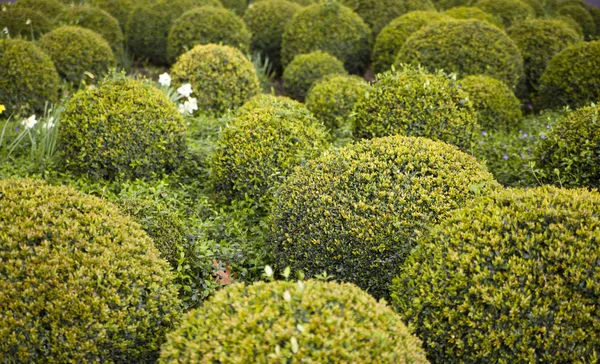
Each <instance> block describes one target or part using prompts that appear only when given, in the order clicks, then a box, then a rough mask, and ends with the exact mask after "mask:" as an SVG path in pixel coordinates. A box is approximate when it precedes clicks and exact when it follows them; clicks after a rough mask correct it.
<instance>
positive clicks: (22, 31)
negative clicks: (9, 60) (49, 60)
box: [0, 6, 52, 40]
mask: <svg viewBox="0 0 600 364" xmlns="http://www.w3.org/2000/svg"><path fill="white" fill-rule="evenodd" d="M0 26H1V27H2V28H0V31H4V29H6V30H8V35H9V36H10V37H11V38H19V37H20V38H25V39H28V40H36V39H38V38H39V37H40V36H41V35H42V34H44V33H47V32H49V31H50V30H51V29H52V22H51V21H50V20H48V18H46V17H45V16H44V15H42V14H41V13H39V12H37V11H35V10H31V9H27V8H17V7H15V6H9V7H7V8H6V11H0Z"/></svg>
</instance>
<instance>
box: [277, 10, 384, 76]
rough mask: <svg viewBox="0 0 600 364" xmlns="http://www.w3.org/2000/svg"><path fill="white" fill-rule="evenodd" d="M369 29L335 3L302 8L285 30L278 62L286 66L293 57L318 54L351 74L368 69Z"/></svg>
mask: <svg viewBox="0 0 600 364" xmlns="http://www.w3.org/2000/svg"><path fill="white" fill-rule="evenodd" d="M371 38H372V34H371V30H370V29H369V26H368V25H367V24H366V23H365V22H364V21H363V20H362V19H361V18H360V17H359V16H358V15H356V13H354V12H353V11H352V10H350V9H349V8H347V7H345V6H343V5H341V4H340V3H338V2H336V1H328V2H323V3H318V4H314V5H311V6H308V7H305V8H303V9H301V10H299V11H298V12H296V14H295V15H294V17H293V18H292V20H290V21H289V22H288V24H287V26H286V27H285V32H284V33H283V39H282V44H281V60H282V63H283V65H284V66H287V65H288V64H289V63H290V62H291V61H292V59H294V57H295V56H297V55H299V54H305V53H310V52H312V51H316V50H321V51H323V52H327V53H329V54H331V55H332V56H334V57H335V58H337V59H339V60H340V61H342V62H343V63H344V66H345V67H346V69H347V70H348V71H350V72H352V73H359V72H361V71H362V70H364V68H365V67H366V65H367V62H368V60H369V54H370V47H371Z"/></svg>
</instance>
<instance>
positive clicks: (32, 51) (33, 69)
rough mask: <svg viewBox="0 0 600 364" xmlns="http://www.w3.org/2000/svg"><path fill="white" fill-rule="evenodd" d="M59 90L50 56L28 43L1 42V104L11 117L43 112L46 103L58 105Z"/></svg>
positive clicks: (56, 74)
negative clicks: (14, 114)
mask: <svg viewBox="0 0 600 364" xmlns="http://www.w3.org/2000/svg"><path fill="white" fill-rule="evenodd" d="M0 14H2V12H0ZM58 88H59V77H58V73H57V72H56V68H54V64H53V63H52V60H51V59H50V57H48V55H46V53H44V52H42V51H41V50H40V49H39V48H38V47H37V46H35V45H34V44H33V43H30V42H27V41H24V40H17V39H0V100H2V104H3V105H4V106H5V107H6V110H7V113H9V114H12V113H17V114H18V113H20V112H23V113H26V112H35V111H42V110H43V109H44V104H45V103H46V102H51V103H52V102H56V101H58Z"/></svg>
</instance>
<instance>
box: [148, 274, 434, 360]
mask: <svg viewBox="0 0 600 364" xmlns="http://www.w3.org/2000/svg"><path fill="white" fill-rule="evenodd" d="M232 358H235V360H236V361H239V362H246V363H250V362H253V363H259V362H260V363H263V362H264V363H267V362H278V363H288V362H289V363H292V362H306V363H338V362H343V363H398V364H404V363H423V364H424V363H428V361H427V359H426V358H425V354H424V352H423V350H422V349H421V343H420V342H419V340H417V339H416V338H415V337H413V336H412V335H411V333H410V330H409V329H408V328H407V327H406V326H404V324H403V323H402V322H401V321H400V320H399V318H398V316H397V315H396V313H395V312H394V311H393V310H392V309H391V308H390V307H389V306H387V304H386V303H385V302H384V301H379V302H378V301H376V300H375V299H374V298H373V297H371V296H369V295H368V294H366V293H365V292H363V291H361V290H360V289H359V288H358V287H356V286H355V285H353V284H347V283H335V282H319V281H313V280H309V281H306V282H300V281H299V282H297V283H293V282H285V281H280V282H270V283H266V282H257V283H254V284H253V285H251V286H246V285H244V283H237V284H234V285H232V286H229V287H227V288H226V289H224V290H221V291H219V292H217V294H216V295H215V297H212V298H211V299H210V300H209V301H208V302H207V303H206V305H204V306H203V307H201V308H198V309H196V310H194V311H191V312H190V313H189V314H188V315H187V316H185V317H184V319H183V322H182V324H181V327H180V328H179V329H178V330H176V331H174V332H173V333H171V334H170V335H169V336H168V341H167V342H166V343H165V345H164V346H163V347H162V352H161V357H160V361H159V362H160V363H190V364H191V363H197V362H215V363H217V362H219V363H220V362H223V363H225V362H230V361H231V360H232Z"/></svg>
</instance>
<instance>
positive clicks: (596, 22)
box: [590, 8, 600, 39]
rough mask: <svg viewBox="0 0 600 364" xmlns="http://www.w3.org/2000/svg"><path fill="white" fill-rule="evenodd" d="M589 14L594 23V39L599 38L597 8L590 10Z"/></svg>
mask: <svg viewBox="0 0 600 364" xmlns="http://www.w3.org/2000/svg"><path fill="white" fill-rule="evenodd" d="M590 14H591V15H592V18H594V23H595V24H596V39H598V38H600V9H599V8H591V9H590Z"/></svg>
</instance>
